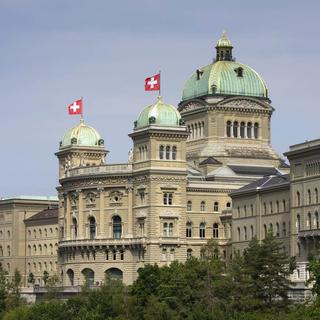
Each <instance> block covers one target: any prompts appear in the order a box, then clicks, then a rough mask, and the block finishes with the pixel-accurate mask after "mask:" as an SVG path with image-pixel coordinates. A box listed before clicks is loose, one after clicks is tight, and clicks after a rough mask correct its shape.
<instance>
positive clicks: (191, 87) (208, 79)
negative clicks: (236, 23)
mask: <svg viewBox="0 0 320 320" xmlns="http://www.w3.org/2000/svg"><path fill="white" fill-rule="evenodd" d="M232 48H233V47H232V44H231V42H230V40H229V39H228V38H227V36H226V34H225V33H224V34H223V36H222V38H221V39H220V40H218V42H217V45H216V50H217V56H216V60H215V62H213V63H211V64H209V65H207V66H205V67H202V68H199V69H198V70H196V71H195V72H194V73H193V74H192V75H191V76H190V78H189V79H188V80H187V81H186V83H185V85H184V88H183V93H182V100H188V99H192V98H198V97H202V96H207V95H211V96H216V95H230V96H251V97H258V98H268V89H267V86H266V84H265V82H264V80H263V79H262V78H261V76H260V75H259V74H258V73H257V72H256V71H254V70H253V69H252V68H250V67H248V66H247V65H245V64H241V63H238V62H235V61H234V59H233V58H232Z"/></svg>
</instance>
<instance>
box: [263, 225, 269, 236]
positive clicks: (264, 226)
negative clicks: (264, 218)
mask: <svg viewBox="0 0 320 320" xmlns="http://www.w3.org/2000/svg"><path fill="white" fill-rule="evenodd" d="M263 231H264V237H265V238H266V237H267V234H268V229H267V225H265V224H264V225H263Z"/></svg>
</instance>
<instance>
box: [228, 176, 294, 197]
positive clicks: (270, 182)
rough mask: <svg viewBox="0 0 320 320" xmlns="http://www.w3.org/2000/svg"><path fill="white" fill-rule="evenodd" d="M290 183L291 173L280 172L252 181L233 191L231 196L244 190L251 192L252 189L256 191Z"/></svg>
mask: <svg viewBox="0 0 320 320" xmlns="http://www.w3.org/2000/svg"><path fill="white" fill-rule="evenodd" d="M289 184H290V181H289V175H288V174H279V173H278V174H277V175H270V176H265V177H263V178H261V179H259V180H257V181H254V182H251V183H249V184H247V185H246V186H244V187H242V188H240V189H238V190H236V191H233V192H232V193H231V196H232V195H236V194H241V193H243V192H250V191H254V192H256V191H257V190H260V191H263V190H265V189H268V188H272V187H277V186H289Z"/></svg>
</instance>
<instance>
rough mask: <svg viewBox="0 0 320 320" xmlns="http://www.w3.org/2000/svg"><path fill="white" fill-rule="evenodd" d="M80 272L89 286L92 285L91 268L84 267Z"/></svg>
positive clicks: (92, 272)
mask: <svg viewBox="0 0 320 320" xmlns="http://www.w3.org/2000/svg"><path fill="white" fill-rule="evenodd" d="M81 273H82V275H83V277H84V282H85V283H86V284H87V285H89V286H93V285H94V271H93V270H92V269H89V268H86V269H84V270H82V272H81Z"/></svg>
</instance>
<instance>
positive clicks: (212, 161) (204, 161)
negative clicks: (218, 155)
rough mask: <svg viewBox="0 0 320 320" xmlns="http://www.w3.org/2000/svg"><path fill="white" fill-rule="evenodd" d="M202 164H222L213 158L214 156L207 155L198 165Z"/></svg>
mask: <svg viewBox="0 0 320 320" xmlns="http://www.w3.org/2000/svg"><path fill="white" fill-rule="evenodd" d="M203 164H222V163H221V162H220V161H218V160H217V159H215V158H214V157H209V158H207V159H205V160H203V161H202V162H200V163H199V165H203Z"/></svg>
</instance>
